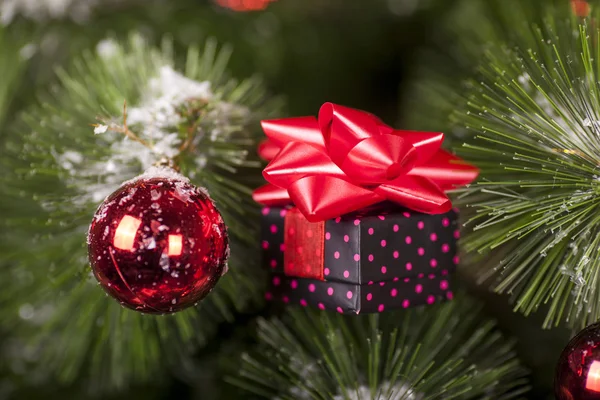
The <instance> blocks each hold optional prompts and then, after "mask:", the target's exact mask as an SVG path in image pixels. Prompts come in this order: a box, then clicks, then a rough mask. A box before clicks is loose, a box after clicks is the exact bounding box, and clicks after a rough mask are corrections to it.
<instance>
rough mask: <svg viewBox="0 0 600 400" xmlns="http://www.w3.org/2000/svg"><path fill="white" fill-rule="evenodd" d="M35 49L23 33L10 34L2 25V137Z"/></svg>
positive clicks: (0, 36) (0, 98) (0, 130)
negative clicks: (12, 104) (27, 42)
mask: <svg viewBox="0 0 600 400" xmlns="http://www.w3.org/2000/svg"><path fill="white" fill-rule="evenodd" d="M19 36H20V37H19ZM33 51H35V48H34V46H33V45H25V43H24V41H23V36H22V35H18V36H17V35H10V34H9V32H8V31H7V30H6V29H5V28H4V27H2V26H1V25H0V76H2V80H1V81H0V138H2V137H4V136H5V134H4V122H5V118H6V114H7V112H8V111H9V108H10V106H11V103H12V101H13V98H14V96H15V92H16V89H17V88H18V86H19V84H20V83H21V78H22V76H23V74H24V72H25V69H26V66H27V63H28V60H29V58H30V57H31V56H32V54H31V53H32V52H33Z"/></svg>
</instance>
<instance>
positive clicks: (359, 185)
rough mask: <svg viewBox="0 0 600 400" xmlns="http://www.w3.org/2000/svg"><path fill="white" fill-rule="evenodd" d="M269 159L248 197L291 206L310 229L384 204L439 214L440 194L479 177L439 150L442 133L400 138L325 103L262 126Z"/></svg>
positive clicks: (444, 201) (374, 121) (263, 150)
mask: <svg viewBox="0 0 600 400" xmlns="http://www.w3.org/2000/svg"><path fill="white" fill-rule="evenodd" d="M262 127H263V130H264V131H265V134H266V135H267V137H268V138H269V140H267V141H265V142H263V143H261V145H260V147H259V154H260V155H261V157H263V158H264V159H267V160H271V162H270V163H269V165H267V167H266V168H265V169H264V171H263V176H264V177H265V179H266V180H267V181H268V182H270V184H267V185H265V186H263V187H261V188H259V189H257V190H255V191H254V194H253V198H254V200H255V201H257V202H259V203H262V204H264V205H267V206H281V205H285V204H289V203H291V202H293V203H294V204H295V206H296V207H298V209H299V210H300V212H302V214H304V216H305V217H306V218H307V219H308V220H309V221H311V222H317V221H324V220H327V219H330V218H334V217H337V216H339V215H342V214H346V213H349V212H352V211H356V210H358V209H361V208H363V207H367V206H370V205H373V204H376V203H379V202H382V201H385V200H389V201H393V202H396V203H398V204H401V205H403V206H405V207H408V208H410V209H413V210H415V211H419V212H423V213H427V214H441V213H445V212H447V211H449V210H450V208H451V207H452V204H451V202H450V199H448V196H446V194H445V193H444V191H445V190H449V189H453V188H455V187H456V186H459V185H465V184H468V183H470V182H472V181H473V180H474V179H475V178H476V177H477V174H478V172H479V171H478V170H477V169H476V168H475V167H473V166H472V165H470V164H467V163H466V162H464V161H463V160H462V159H460V158H459V157H456V156H454V155H452V154H450V153H448V152H447V151H445V150H442V149H441V148H440V146H441V144H442V141H443V140H444V134H443V133H431V132H415V131H399V130H394V129H393V128H391V127H389V126H387V125H385V124H384V123H383V122H381V120H379V118H377V117H375V116H374V115H372V114H369V113H367V112H364V111H360V110H355V109H352V108H348V107H343V106H339V105H336V104H332V103H325V104H323V106H322V107H321V110H320V111H319V118H318V120H317V119H316V118H314V117H299V118H285V119H279V120H270V121H262Z"/></svg>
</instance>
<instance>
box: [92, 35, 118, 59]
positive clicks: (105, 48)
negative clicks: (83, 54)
mask: <svg viewBox="0 0 600 400" xmlns="http://www.w3.org/2000/svg"><path fill="white" fill-rule="evenodd" d="M118 52H119V45H118V44H117V42H115V41H114V40H113V39H104V40H101V41H99V42H98V44H97V45H96V53H97V54H98V55H99V56H100V57H102V58H104V59H106V58H110V57H113V56H115V55H116V54H118Z"/></svg>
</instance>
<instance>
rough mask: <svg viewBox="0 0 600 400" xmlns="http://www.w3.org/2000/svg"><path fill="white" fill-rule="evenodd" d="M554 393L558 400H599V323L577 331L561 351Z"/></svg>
mask: <svg viewBox="0 0 600 400" xmlns="http://www.w3.org/2000/svg"><path fill="white" fill-rule="evenodd" d="M554 394H555V396H556V398H557V399H558V400H598V399H600V323H597V324H594V325H590V326H588V327H587V328H585V329H584V330H582V331H581V332H579V334H577V336H575V337H574V338H573V339H572V340H571V341H570V342H569V344H568V345H567V347H565V349H564V350H563V352H562V354H561V355H560V359H559V361H558V365H557V367H556V376H555V378H554Z"/></svg>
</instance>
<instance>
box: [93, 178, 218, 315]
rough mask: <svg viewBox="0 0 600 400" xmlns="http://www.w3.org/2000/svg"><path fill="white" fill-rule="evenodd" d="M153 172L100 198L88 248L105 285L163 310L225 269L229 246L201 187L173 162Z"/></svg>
mask: <svg viewBox="0 0 600 400" xmlns="http://www.w3.org/2000/svg"><path fill="white" fill-rule="evenodd" d="M157 171H158V176H157V174H156V172H157ZM153 172H154V174H153V173H146V174H144V175H142V176H140V177H139V178H137V179H136V180H133V181H130V182H128V183H125V184H124V185H123V186H121V187H120V188H119V189H118V190H117V191H116V192H114V193H113V194H112V195H110V196H109V197H108V198H107V199H106V200H105V201H104V202H103V203H102V204H101V205H100V207H99V208H98V211H96V214H95V216H94V219H93V221H92V224H91V226H90V230H89V235H88V251H89V259H90V263H91V265H92V269H93V271H94V275H95V276H96V278H97V279H98V281H99V282H100V285H102V287H103V288H104V290H105V291H106V292H108V293H109V294H110V295H111V296H113V297H114V298H116V299H117V300H118V301H119V302H121V304H123V305H124V306H126V307H129V308H131V309H134V310H137V311H141V312H144V313H153V314H162V313H170V312H175V311H179V310H182V309H184V308H186V307H189V306H191V305H193V304H195V303H196V302H198V301H199V300H201V299H202V298H204V297H205V296H206V295H207V294H208V293H209V292H210V291H211V290H212V289H213V288H214V287H215V285H216V283H217V281H218V280H219V278H220V277H221V275H223V273H224V272H226V270H227V257H228V254H229V247H228V239H227V229H226V227H225V224H224V222H223V219H222V218H221V214H220V213H219V211H218V210H217V209H216V207H215V205H214V204H213V202H212V200H211V199H210V197H209V196H208V194H207V193H206V192H205V191H203V190H200V189H198V188H197V187H195V186H193V185H191V184H190V183H189V181H188V180H187V179H186V178H184V177H183V176H181V175H178V174H177V173H175V172H174V171H172V170H168V169H164V168H162V169H154V170H153Z"/></svg>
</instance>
